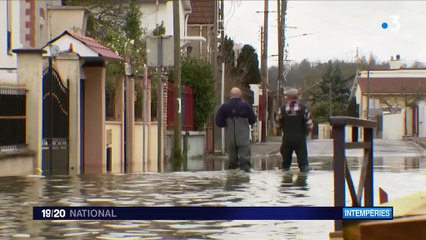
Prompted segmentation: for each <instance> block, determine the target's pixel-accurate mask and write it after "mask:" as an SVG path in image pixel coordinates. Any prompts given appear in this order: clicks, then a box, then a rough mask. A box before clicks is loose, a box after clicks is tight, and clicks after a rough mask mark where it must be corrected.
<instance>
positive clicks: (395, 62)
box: [389, 54, 401, 69]
mask: <svg viewBox="0 0 426 240" xmlns="http://www.w3.org/2000/svg"><path fill="white" fill-rule="evenodd" d="M400 60H401V56H400V55H399V54H397V55H396V57H395V59H394V58H393V56H392V57H391V60H390V62H389V66H390V69H401V61H400Z"/></svg>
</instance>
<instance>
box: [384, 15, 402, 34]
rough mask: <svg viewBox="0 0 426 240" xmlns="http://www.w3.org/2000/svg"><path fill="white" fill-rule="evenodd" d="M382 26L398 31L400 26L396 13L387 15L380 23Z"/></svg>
mask: <svg viewBox="0 0 426 240" xmlns="http://www.w3.org/2000/svg"><path fill="white" fill-rule="evenodd" d="M382 28H383V29H389V30H391V31H393V32H396V31H399V29H400V28H401V23H400V22H399V16H398V15H393V16H389V19H388V20H387V21H384V22H383V23H382Z"/></svg>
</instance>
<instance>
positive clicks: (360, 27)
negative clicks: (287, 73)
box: [225, 0, 426, 65]
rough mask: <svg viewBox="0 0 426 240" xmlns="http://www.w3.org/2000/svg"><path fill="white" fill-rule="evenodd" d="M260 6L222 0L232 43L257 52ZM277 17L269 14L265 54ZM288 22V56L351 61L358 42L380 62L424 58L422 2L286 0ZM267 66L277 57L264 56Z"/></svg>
mask: <svg viewBox="0 0 426 240" xmlns="http://www.w3.org/2000/svg"><path fill="white" fill-rule="evenodd" d="M276 8H277V2H276V1H274V0H271V1H269V10H270V11H275V10H276ZM263 10H264V3H263V1H255V0H227V1H225V33H226V34H227V35H229V36H230V37H231V38H232V39H234V41H235V42H236V43H243V44H246V43H248V44H251V45H252V46H253V47H255V48H256V49H257V52H258V53H259V55H260V27H261V26H262V25H263V13H256V11H263ZM394 16H396V18H398V19H395V17H394ZM276 19H277V13H270V14H269V24H268V25H269V41H268V45H269V47H268V55H274V54H277V45H278V44H277V21H276ZM393 21H397V22H395V23H394V22H393ZM384 22H386V23H387V24H388V28H387V29H383V28H382V24H383V23H384ZM398 25H399V29H398ZM287 26H289V27H291V28H288V29H287V30H286V36H287V37H288V39H287V43H288V44H289V45H288V59H290V60H295V61H301V60H303V59H304V58H306V59H308V60H310V61H317V60H320V61H327V60H329V59H341V60H346V61H353V60H354V57H355V55H356V51H357V47H358V49H359V55H360V56H362V55H365V56H369V54H370V52H371V53H373V55H374V56H376V57H377V59H378V60H379V61H388V60H389V59H390V57H391V56H395V55H396V54H400V55H401V60H402V62H403V63H407V64H411V63H412V62H413V61H414V60H418V61H422V62H426V1H391V0H388V1H366V0H365V1H343V0H341V1H340V0H328V1H302V0H290V1H288V9H287ZM293 27H296V28H297V29H294V28H293ZM305 33H309V35H306V36H301V37H294V38H292V36H298V35H301V34H305ZM310 33H312V34H310ZM269 65H277V58H276V57H269Z"/></svg>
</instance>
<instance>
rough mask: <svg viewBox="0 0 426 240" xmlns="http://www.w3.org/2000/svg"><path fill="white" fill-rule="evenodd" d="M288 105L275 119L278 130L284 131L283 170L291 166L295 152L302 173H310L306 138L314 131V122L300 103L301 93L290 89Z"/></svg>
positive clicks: (282, 146)
mask: <svg viewBox="0 0 426 240" xmlns="http://www.w3.org/2000/svg"><path fill="white" fill-rule="evenodd" d="M285 95H286V97H287V103H286V104H285V105H284V106H283V107H281V109H279V110H278V114H277V118H276V119H275V121H276V125H277V128H279V129H282V131H283V137H282V144H281V149H280V150H281V155H282V157H283V170H284V171H288V170H289V169H290V166H291V162H292V158H293V151H295V152H296V155H297V164H298V166H299V169H300V171H301V172H308V170H309V168H308V165H309V163H308V150H307V145H306V136H307V135H308V134H309V132H310V131H311V130H312V125H313V124H312V120H311V116H310V112H309V110H308V108H307V107H306V106H305V105H304V104H303V103H302V102H301V101H299V99H298V98H299V91H297V89H290V90H288V91H287V92H286V93H285Z"/></svg>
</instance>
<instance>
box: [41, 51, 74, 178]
mask: <svg viewBox="0 0 426 240" xmlns="http://www.w3.org/2000/svg"><path fill="white" fill-rule="evenodd" d="M68 85H69V83H68V81H67V83H66V84H64V83H63V82H62V80H61V78H60V76H59V74H58V72H57V71H56V70H55V69H54V68H53V67H52V60H51V59H49V66H48V67H47V68H46V69H44V71H43V141H42V158H43V164H42V168H43V172H44V174H45V175H53V174H56V175H67V174H68V166H69V164H68V162H69V159H68V156H69V154H68V153H69V146H68V143H69V141H68V139H69V116H68V113H69V111H68V110H69V107H68V106H69V98H68V96H69V90H68V89H69V88H68Z"/></svg>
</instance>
